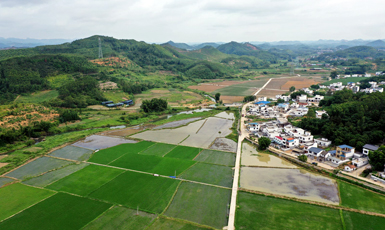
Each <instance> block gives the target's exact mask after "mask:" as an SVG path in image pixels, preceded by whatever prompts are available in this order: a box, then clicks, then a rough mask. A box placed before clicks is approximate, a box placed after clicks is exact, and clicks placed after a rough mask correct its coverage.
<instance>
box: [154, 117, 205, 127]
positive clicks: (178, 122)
mask: <svg viewBox="0 0 385 230" xmlns="http://www.w3.org/2000/svg"><path fill="white" fill-rule="evenodd" d="M200 119H201V118H200V117H193V118H189V119H184V120H180V121H172V122H169V123H166V124H164V125H159V126H157V127H155V128H153V129H154V130H156V129H166V128H176V127H179V126H182V125H186V124H188V123H190V122H193V121H197V120H200Z"/></svg>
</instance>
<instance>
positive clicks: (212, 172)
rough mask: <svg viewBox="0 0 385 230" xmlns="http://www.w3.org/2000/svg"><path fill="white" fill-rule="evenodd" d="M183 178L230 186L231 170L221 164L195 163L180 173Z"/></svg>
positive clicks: (231, 179)
mask: <svg viewBox="0 0 385 230" xmlns="http://www.w3.org/2000/svg"><path fill="white" fill-rule="evenodd" d="M180 177H182V178H183V179H187V180H192V181H199V182H204V183H208V184H213V185H220V186H224V187H229V188H231V185H232V184H233V170H232V169H231V168H230V167H227V166H222V165H212V164H205V163H197V164H195V165H194V166H192V167H191V168H189V169H188V170H186V171H184V172H183V173H182V175H180Z"/></svg>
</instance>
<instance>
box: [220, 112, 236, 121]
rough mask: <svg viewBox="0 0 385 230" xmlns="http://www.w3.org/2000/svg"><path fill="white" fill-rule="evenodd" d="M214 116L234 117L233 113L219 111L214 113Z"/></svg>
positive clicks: (231, 118)
mask: <svg viewBox="0 0 385 230" xmlns="http://www.w3.org/2000/svg"><path fill="white" fill-rule="evenodd" d="M215 117H221V118H225V119H230V120H234V119H235V117H234V113H231V112H221V113H218V114H217V115H215Z"/></svg>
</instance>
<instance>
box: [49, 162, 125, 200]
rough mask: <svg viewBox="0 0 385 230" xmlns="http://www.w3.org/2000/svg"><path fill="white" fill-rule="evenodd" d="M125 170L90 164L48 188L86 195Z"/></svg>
mask: <svg viewBox="0 0 385 230" xmlns="http://www.w3.org/2000/svg"><path fill="white" fill-rule="evenodd" d="M122 172H124V171H123V170H120V169H115V168H108V167H104V166H97V165H89V166H87V167H85V168H84V169H82V170H79V171H77V172H75V173H73V174H71V175H69V176H67V177H65V178H63V179H61V180H59V181H57V182H55V183H53V184H51V185H49V186H48V187H47V188H49V189H52V190H56V191H64V192H69V193H73V194H78V195H81V196H86V195H88V194H90V193H91V192H92V191H94V190H96V189H98V188H99V187H100V186H102V185H104V184H105V183H107V182H109V181H110V180H112V179H114V178H115V177H116V176H118V175H119V174H121V173H122Z"/></svg>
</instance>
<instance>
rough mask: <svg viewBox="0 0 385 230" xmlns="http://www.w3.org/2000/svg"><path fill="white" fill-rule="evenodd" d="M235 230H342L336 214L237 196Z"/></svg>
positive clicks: (324, 208) (327, 210)
mask: <svg viewBox="0 0 385 230" xmlns="http://www.w3.org/2000/svg"><path fill="white" fill-rule="evenodd" d="M237 206H238V208H237V212H236V215H235V227H236V228H237V229H248V230H249V229H250V230H252V229H277V230H281V229H319V230H323V229H342V223H341V219H340V215H339V212H338V210H336V209H331V208H326V207H320V206H316V205H310V204H304V203H300V202H295V201H290V200H283V199H278V198H273V197H266V196H260V195H256V194H251V193H245V192H240V193H238V199H237Z"/></svg>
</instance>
